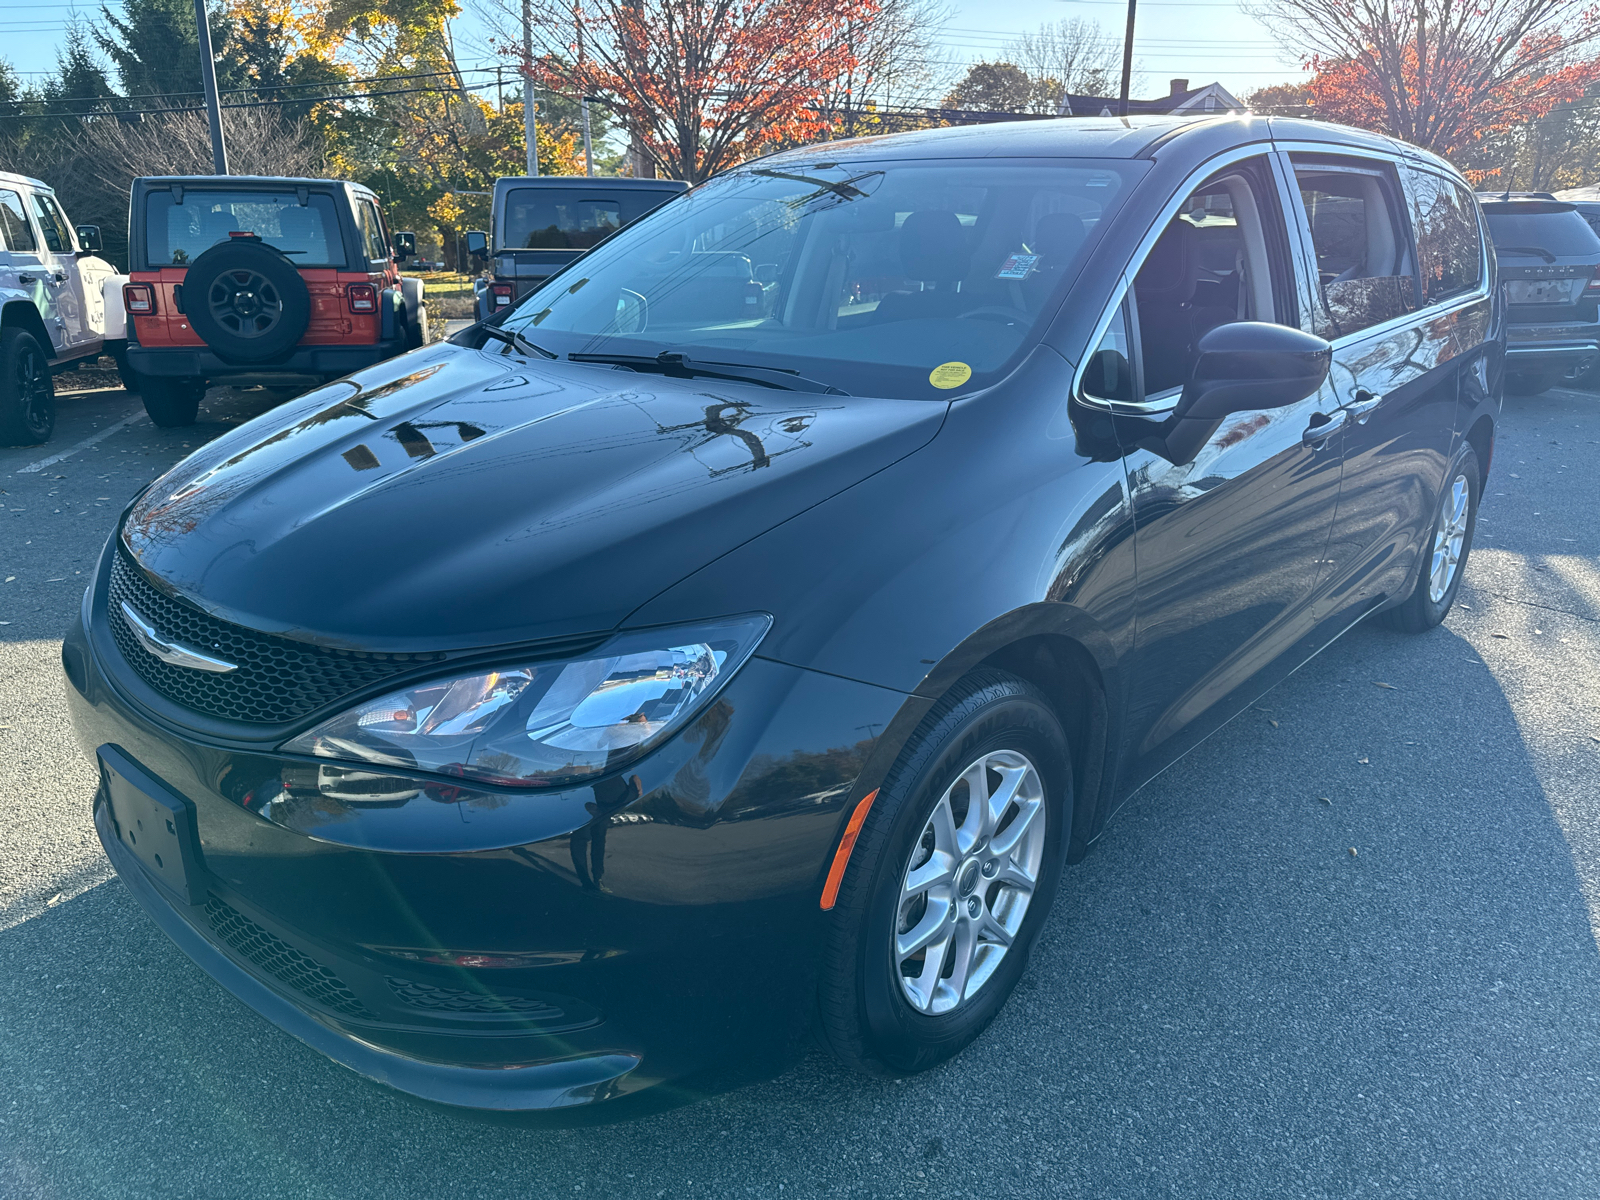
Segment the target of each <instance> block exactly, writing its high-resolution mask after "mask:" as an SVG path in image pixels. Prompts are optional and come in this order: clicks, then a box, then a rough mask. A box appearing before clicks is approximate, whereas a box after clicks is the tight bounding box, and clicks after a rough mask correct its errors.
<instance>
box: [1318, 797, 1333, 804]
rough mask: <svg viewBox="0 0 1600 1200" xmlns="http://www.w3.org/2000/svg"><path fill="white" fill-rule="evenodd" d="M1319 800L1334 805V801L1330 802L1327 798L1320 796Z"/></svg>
mask: <svg viewBox="0 0 1600 1200" xmlns="http://www.w3.org/2000/svg"><path fill="white" fill-rule="evenodd" d="M1317 799H1318V800H1321V801H1322V802H1323V803H1324V804H1332V803H1333V801H1332V800H1329V799H1328V798H1327V797H1326V796H1318V797H1317Z"/></svg>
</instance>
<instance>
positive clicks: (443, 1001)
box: [389, 975, 565, 1021]
mask: <svg viewBox="0 0 1600 1200" xmlns="http://www.w3.org/2000/svg"><path fill="white" fill-rule="evenodd" d="M389 987H390V989H391V990H392V991H393V992H394V994H395V995H396V996H398V997H399V998H400V1000H401V1002H402V1003H404V1004H409V1005H410V1006H411V1007H412V1008H423V1009H427V1010H429V1011H430V1012H438V1013H503V1014H505V1015H507V1016H510V1015H513V1014H514V1015H516V1016H521V1017H534V1018H536V1019H538V1020H543V1021H554V1020H558V1019H560V1018H561V1017H562V1016H564V1015H565V1014H564V1013H563V1012H562V1011H561V1010H560V1009H559V1008H557V1007H556V1006H555V1005H553V1004H546V1003H544V1001H542V1000H534V999H531V998H529V997H527V996H495V995H491V994H489V993H487V992H469V991H464V990H463V989H461V988H446V987H435V986H434V985H433V984H431V983H413V982H412V981H411V980H409V979H396V978H395V977H394V976H392V975H391V976H389Z"/></svg>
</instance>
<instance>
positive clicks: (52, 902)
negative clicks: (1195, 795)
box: [45, 851, 1354, 908]
mask: <svg viewBox="0 0 1600 1200" xmlns="http://www.w3.org/2000/svg"><path fill="white" fill-rule="evenodd" d="M1352 853H1354V851H1352ZM64 899H66V897H64V896H63V895H62V894H61V893H60V892H57V893H56V894H55V895H54V896H51V897H50V899H48V900H46V901H45V907H47V908H54V907H55V906H56V905H58V904H60V903H61V901H62V900H64Z"/></svg>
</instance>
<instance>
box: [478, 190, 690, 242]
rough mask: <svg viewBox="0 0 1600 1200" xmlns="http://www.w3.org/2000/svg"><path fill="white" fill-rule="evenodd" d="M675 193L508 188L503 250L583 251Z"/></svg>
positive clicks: (669, 198)
mask: <svg viewBox="0 0 1600 1200" xmlns="http://www.w3.org/2000/svg"><path fill="white" fill-rule="evenodd" d="M677 194H678V193H677V192H675V191H665V190H663V191H659V192H652V191H646V190H644V189H643V188H628V189H626V190H623V189H619V190H617V191H615V192H607V191H606V190H605V189H604V185H601V187H599V188H596V187H594V186H593V185H586V186H584V187H583V188H581V189H574V188H570V187H560V188H555V187H538V188H512V189H511V190H510V191H509V192H507V193H506V199H505V231H504V233H503V234H502V237H503V238H504V241H503V242H502V243H501V245H500V249H502V250H587V249H588V248H589V247H590V246H592V245H594V244H595V243H596V242H598V241H599V240H600V239H601V238H603V237H609V236H610V235H611V234H613V233H615V232H616V231H617V230H619V229H621V228H622V227H623V226H624V225H626V224H627V223H628V222H629V221H636V220H638V219H639V218H640V217H642V216H644V214H645V213H647V212H649V211H650V210H651V209H652V208H655V207H656V205H658V204H665V203H666V202H667V201H668V200H671V199H672V198H673V197H674V196H676V195H677Z"/></svg>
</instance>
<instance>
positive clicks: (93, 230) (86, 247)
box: [78, 225, 105, 254]
mask: <svg viewBox="0 0 1600 1200" xmlns="http://www.w3.org/2000/svg"><path fill="white" fill-rule="evenodd" d="M78 248H79V249H80V250H82V251H84V253H86V254H99V253H100V251H101V250H103V249H104V248H105V243H104V242H102V241H101V240H100V226H98V225H79V226H78Z"/></svg>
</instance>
